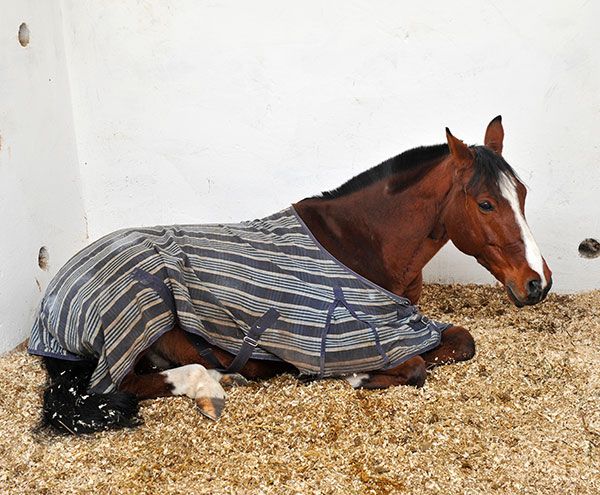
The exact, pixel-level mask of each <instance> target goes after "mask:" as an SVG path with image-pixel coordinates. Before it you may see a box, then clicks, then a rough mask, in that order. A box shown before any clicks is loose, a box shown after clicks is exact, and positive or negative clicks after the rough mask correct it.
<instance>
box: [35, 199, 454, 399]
mask: <svg viewBox="0 0 600 495" xmlns="http://www.w3.org/2000/svg"><path fill="white" fill-rule="evenodd" d="M175 324H177V325H179V326H180V327H181V328H182V329H183V330H185V331H187V332H189V333H191V334H195V335H197V336H200V337H202V338H203V339H205V340H206V341H208V342H209V343H210V344H212V345H215V346H217V347H220V348H222V349H225V350H227V351H229V352H231V353H232V354H235V355H238V353H240V354H245V355H246V357H252V358H254V359H264V360H272V361H286V362H288V363H290V364H292V365H294V366H295V367H296V368H297V369H298V370H299V372H300V373H302V374H305V375H312V376H316V377H332V376H342V375H345V374H349V373H355V372H363V371H372V370H379V369H385V368H390V367H394V366H397V365H398V364H401V363H402V362H404V361H406V360H407V359H409V358H410V357H412V356H415V355H417V354H421V353H423V352H425V351H427V350H429V349H431V348H433V347H436V346H437V345H438V344H439V342H440V338H441V332H442V331H443V330H445V329H446V328H447V327H448V326H449V325H446V324H442V323H438V322H435V321H431V320H429V319H428V318H426V317H424V316H422V315H421V314H420V313H419V312H418V311H417V308H416V307H415V306H412V305H411V304H410V302H409V301H408V300H407V299H405V298H402V297H399V296H397V295H395V294H392V293H391V292H388V291H387V290H385V289H383V288H381V287H379V286H377V285H375V284H374V283H372V282H370V281H368V280H367V279H365V278H363V277H361V276H360V275H358V274H356V273H354V272H353V271H352V270H350V269H349V268H347V267H346V266H344V265H343V264H342V263H340V262H339V261H338V260H336V259H335V258H334V257H333V256H332V255H330V254H329V253H328V252H327V251H326V250H325V249H324V248H323V247H322V246H321V245H320V244H319V243H318V241H317V240H316V239H315V238H314V237H313V235H312V234H311V232H310V231H309V230H308V228H307V227H306V225H305V224H304V222H303V221H302V220H301V218H300V217H299V216H298V214H297V213H296V211H295V210H294V208H293V207H289V208H287V209H285V210H283V211H281V212H279V213H276V214H274V215H271V216H269V217H266V218H263V219H259V220H254V221H250V222H243V223H239V224H212V225H174V226H160V227H151V228H137V229H124V230H119V231H117V232H114V233H112V234H109V235H107V236H105V237H103V238H101V239H99V240H97V241H96V242H94V243H93V244H91V245H90V246H88V247H86V248H85V249H83V250H82V251H81V252H79V253H78V254H77V255H75V256H74V257H73V258H72V259H71V260H70V261H69V262H68V263H67V264H66V265H65V266H64V267H63V268H62V269H61V270H60V271H59V272H58V273H57V274H56V276H55V277H54V278H53V280H52V281H51V283H50V285H49V286H48V289H47V291H46V293H45V295H44V298H43V299H42V302H41V306H40V311H39V315H38V316H37V319H36V321H35V323H34V326H33V329H32V333H31V338H30V342H29V352H30V353H31V354H37V355H41V356H50V357H56V358H60V359H69V360H80V359H85V358H90V357H93V358H94V359H98V365H97V368H96V369H95V371H94V373H93V375H92V380H91V383H90V390H91V391H93V392H99V393H102V392H108V391H111V390H114V389H115V388H116V387H117V386H118V385H119V383H120V382H121V381H122V379H123V378H124V377H125V375H126V374H127V373H128V372H129V371H130V370H131V369H132V367H133V365H134V363H135V360H136V358H137V357H138V356H139V355H140V353H141V352H142V351H144V350H145V349H147V348H148V347H149V346H150V345H152V343H153V342H154V341H155V340H156V339H157V338H159V337H160V336H161V335H162V334H163V333H165V332H167V331H169V330H170V329H172V328H173V326H174V325H175Z"/></svg>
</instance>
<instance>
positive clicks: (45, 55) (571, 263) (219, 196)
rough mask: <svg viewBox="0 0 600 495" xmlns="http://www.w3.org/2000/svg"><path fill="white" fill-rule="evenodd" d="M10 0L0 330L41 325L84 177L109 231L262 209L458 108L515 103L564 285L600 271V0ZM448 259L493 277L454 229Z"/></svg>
mask: <svg viewBox="0 0 600 495" xmlns="http://www.w3.org/2000/svg"><path fill="white" fill-rule="evenodd" d="M61 10H62V16H63V17H62V19H61ZM0 13H1V15H0V37H1V43H0V136H1V137H0V139H1V149H0V208H1V210H0V211H1V215H0V222H1V225H0V227H2V238H1V239H0V352H1V351H2V350H5V349H7V348H9V347H10V346H11V345H12V344H14V343H16V342H18V341H19V340H21V338H22V337H24V336H25V335H26V334H27V332H28V329H29V324H30V322H31V316H32V314H33V312H34V308H35V304H36V302H37V300H38V298H39V296H40V292H39V289H38V286H37V282H36V279H37V280H38V281H39V283H40V285H41V287H42V288H43V287H44V286H45V284H46V283H47V281H48V278H49V276H51V275H52V273H53V272H55V271H56V269H57V268H59V267H60V265H61V264H62V263H63V262H64V261H65V260H66V258H67V257H68V256H70V255H71V254H73V253H74V252H75V251H76V250H77V248H78V247H80V246H81V244H82V243H83V242H84V240H85V236H86V231H85V229H86V226H85V218H84V205H83V200H82V196H83V198H85V206H86V208H85V209H86V211H87V213H88V220H89V222H88V223H89V228H90V237H91V238H92V239H93V238H97V237H99V236H100V235H102V234H104V233H106V232H109V231H112V230H114V229H117V228H120V227H123V226H126V225H140V224H153V223H174V222H207V221H235V220H241V219H245V218H252V217H258V216H261V215H265V214H268V213H271V212H273V211H275V210H277V209H279V208H282V207H285V206H286V205H287V204H289V203H291V202H293V201H297V200H299V199H301V198H303V197H306V196H308V195H313V194H315V193H317V192H319V191H321V190H325V189H329V188H332V187H335V186H338V185H339V184H340V183H342V182H343V181H345V180H346V179H348V178H350V177H351V176H352V175H354V174H356V173H358V172H360V171H362V170H364V169H366V168H368V167H370V166H372V165H375V164H377V163H379V162H380V161H382V160H384V159H386V158H388V157H390V156H392V155H394V154H397V153H399V152H401V151H404V150H406V149H408V148H411V147H414V146H417V145H422V144H434V143H439V142H443V140H444V127H445V126H449V127H450V128H451V129H452V131H453V132H454V134H455V135H457V136H459V137H461V138H463V139H464V140H466V141H467V142H470V143H473V142H481V141H482V139H483V131H484V129H485V125H486V124H487V123H488V121H489V120H490V119H491V118H492V117H494V116H495V115H497V114H499V113H501V114H502V115H503V116H504V124H505V128H506V133H507V134H506V141H505V156H506V158H507V159H508V160H509V162H510V163H511V164H513V166H514V167H515V168H516V169H517V170H518V172H519V173H520V174H521V176H522V177H523V178H524V179H525V181H526V182H527V183H528V184H529V186H530V195H529V199H528V205H527V211H528V217H529V220H530V223H531V225H532V229H533V231H534V234H535V235H536V237H537V240H538V243H539V244H540V246H541V247H542V251H543V253H544V255H545V256H546V258H547V260H548V262H549V264H550V266H551V268H552V269H553V270H554V273H555V279H556V285H555V287H556V290H558V291H563V292H564V291H575V290H584V289H589V288H597V287H600V260H598V259H596V260H585V259H582V258H579V257H578V256H577V245H578V243H579V241H581V240H582V239H583V238H585V237H596V238H598V237H599V236H600V206H599V204H600V202H599V200H598V197H599V193H600V166H599V165H598V162H599V158H600V147H599V146H600V145H599V144H598V138H597V136H598V134H599V132H598V131H599V127H600V124H599V122H600V121H599V119H598V115H599V112H600V94H599V92H598V87H599V86H600V58H599V57H598V56H597V53H596V52H597V48H598V46H600V31H599V30H598V29H597V19H598V18H600V4H598V3H597V2H589V1H579V2H543V3H540V2H523V1H516V0H514V1H507V2H502V3H501V4H500V3H497V2H496V3H482V2H478V1H475V0H473V1H464V0H463V1H457V2H442V1H441V0H438V1H433V2H392V1H389V2H383V1H380V2H371V1H366V0H365V1H362V2H361V1H352V2H350V1H342V0H337V1H330V2H321V1H317V0H312V1H303V2H297V1H291V0H289V1H287V0H286V1H281V0H269V1H258V0H257V1H254V2H239V1H234V0H228V1H225V0H212V1H196V0H186V1H184V0H178V1H174V0H161V1H158V0H156V1H150V0H147V1H142V0H118V1H117V0H106V1H102V2H98V1H92V0H37V1H34V0H25V1H24V0H20V1H19V2H16V1H10V0H0ZM23 21H25V22H27V23H28V24H29V26H30V29H31V43H30V45H29V46H27V47H26V48H23V47H21V46H20V45H19V43H18V42H17V40H16V34H17V30H18V26H19V24H20V23H21V22H23ZM63 30H64V31H63ZM63 34H64V43H63ZM65 53H66V55H65ZM67 69H68V70H67ZM73 119H74V122H73ZM74 129H76V130H77V136H76V137H75V132H74ZM80 175H81V180H80ZM82 188H83V189H82ZM42 245H46V246H47V247H48V248H49V251H50V259H51V270H50V272H49V273H46V272H43V271H41V270H40V269H39V268H38V267H37V253H38V250H39V248H40V247H41V246H42ZM427 276H428V279H429V280H441V281H479V282H481V281H490V280H491V278H490V277H489V276H488V275H487V274H486V273H485V271H484V270H483V269H481V268H479V267H478V265H476V263H475V262H474V261H473V260H472V259H470V258H467V257H465V256H463V255H461V254H459V253H456V251H455V250H453V249H447V250H445V251H444V253H442V255H440V256H438V257H437V258H436V259H435V260H434V261H433V262H432V263H431V265H430V267H429V268H428V270H427Z"/></svg>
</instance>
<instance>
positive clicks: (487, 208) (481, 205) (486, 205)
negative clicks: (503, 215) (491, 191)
mask: <svg viewBox="0 0 600 495" xmlns="http://www.w3.org/2000/svg"><path fill="white" fill-rule="evenodd" d="M479 208H480V209H481V210H482V211H494V205H493V204H492V203H490V202H489V201H482V202H481V203H479Z"/></svg>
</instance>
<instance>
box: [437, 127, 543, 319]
mask: <svg viewBox="0 0 600 495" xmlns="http://www.w3.org/2000/svg"><path fill="white" fill-rule="evenodd" d="M446 136H447V139H448V146H449V148H450V158H449V159H448V165H449V167H451V169H452V170H453V172H454V173H453V186H452V189H451V192H450V194H449V196H448V202H447V205H446V208H445V214H444V225H445V228H446V232H447V233H448V236H449V237H450V239H451V240H452V242H453V243H454V245H455V246H456V247H457V248H458V249H460V250H461V251H462V252H464V253H466V254H469V255H471V256H474V257H475V258H476V259H477V261H478V262H479V263H480V264H481V265H483V266H484V267H485V268H487V269H488V270H489V271H490V273H492V275H494V277H496V278H497V279H498V280H499V281H500V282H502V284H504V286H505V287H506V291H507V293H508V295H509V297H510V299H511V300H512V301H513V302H514V304H515V305H516V306H518V307H522V306H524V305H526V304H536V303H538V302H540V301H541V300H542V299H544V297H546V294H547V293H548V291H549V290H550V286H551V285H552V272H551V271H550V269H549V268H548V265H547V264H546V262H545V260H544V258H543V257H542V255H541V253H540V250H539V248H538V246H537V244H536V242H535V240H534V238H533V235H532V234H531V230H530V229H529V226H528V225H527V222H526V220H525V213H524V207H525V197H526V195H527V190H526V189H525V186H524V185H523V183H522V182H521V181H520V180H519V178H518V177H517V176H516V174H515V172H514V171H513V169H512V168H511V166H510V165H509V164H508V163H507V162H506V161H505V160H504V158H502V141H503V138H504V129H503V128H502V119H501V118H500V117H499V116H498V117H496V118H495V119H494V120H492V121H491V122H490V124H489V125H488V128H487V131H486V133H485V139H484V144H485V146H471V147H469V146H467V145H465V144H464V143H463V142H462V141H461V140H459V139H457V138H455V137H454V136H453V135H452V134H451V133H450V131H449V130H448V129H446Z"/></svg>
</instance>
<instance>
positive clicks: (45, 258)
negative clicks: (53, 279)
mask: <svg viewBox="0 0 600 495" xmlns="http://www.w3.org/2000/svg"><path fill="white" fill-rule="evenodd" d="M49 262H50V253H48V249H47V248H46V246H42V247H41V248H40V252H39V253H38V265H39V267H40V268H41V269H42V270H46V271H48V264H49Z"/></svg>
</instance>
